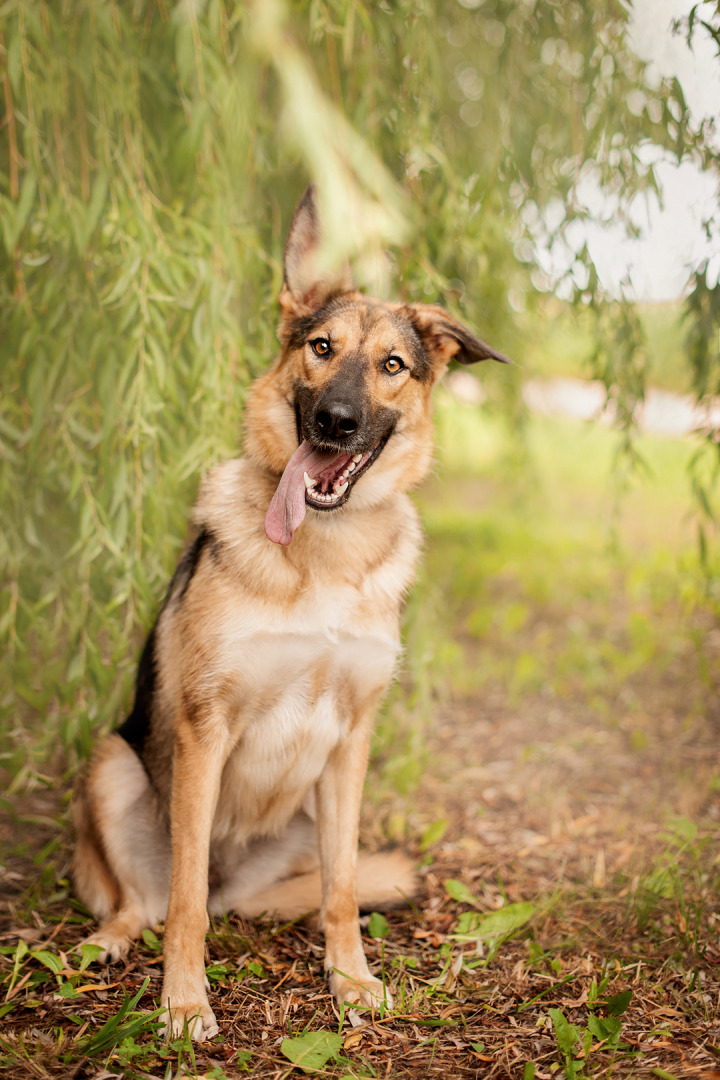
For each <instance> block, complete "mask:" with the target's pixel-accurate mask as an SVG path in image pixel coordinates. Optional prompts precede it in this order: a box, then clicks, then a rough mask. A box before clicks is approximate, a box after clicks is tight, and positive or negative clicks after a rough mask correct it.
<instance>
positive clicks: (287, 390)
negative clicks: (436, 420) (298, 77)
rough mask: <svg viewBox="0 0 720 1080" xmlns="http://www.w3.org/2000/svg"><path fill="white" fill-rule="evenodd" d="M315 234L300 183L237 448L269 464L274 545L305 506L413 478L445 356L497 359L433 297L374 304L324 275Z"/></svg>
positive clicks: (366, 496)
mask: <svg viewBox="0 0 720 1080" xmlns="http://www.w3.org/2000/svg"><path fill="white" fill-rule="evenodd" d="M319 240H320V230H319V223H318V216H317V210H316V206H315V198H314V192H313V188H312V187H310V188H308V190H307V191H306V192H305V195H304V196H303V198H302V200H301V202H300V204H299V206H298V208H297V210H296V211H295V217H294V218H293V222H292V226H291V228H290V235H289V237H288V241H287V245H286V247H285V266H284V270H285V273H284V280H283V286H282V290H281V292H280V307H281V309H282V319H281V323H280V340H281V342H282V351H281V353H280V356H279V357H278V359H277V360H276V362H275V364H274V365H273V367H272V368H271V369H270V370H269V371H268V372H267V374H265V375H263V376H262V377H261V378H260V379H258V381H257V382H256V384H255V386H254V387H253V391H252V394H251V395H250V400H249V402H248V410H247V439H246V444H247V451H248V453H249V454H250V456H251V457H253V458H254V459H255V460H256V461H258V463H260V464H262V465H264V466H265V467H269V468H270V469H271V470H272V471H273V472H275V473H277V474H280V481H279V484H278V488H277V490H276V492H275V496H274V497H273V500H272V502H271V504H270V507H269V509H268V513H267V516H266V519H265V531H266V533H267V535H268V537H269V538H270V539H271V540H273V541H274V542H275V543H279V544H289V543H290V541H291V540H292V538H293V534H294V532H295V529H296V528H297V527H298V525H299V524H300V522H301V521H302V520H303V518H304V517H305V513H306V511H307V509H308V508H311V509H313V510H316V511H320V512H324V513H330V512H335V511H337V510H339V509H340V508H341V507H343V506H345V504H346V503H347V502H348V501H349V500H350V499H351V498H352V500H353V504H354V505H355V506H358V507H359V506H362V505H364V506H368V505H373V504H376V503H378V502H380V501H382V500H383V499H385V498H387V497H388V496H390V495H391V494H393V493H394V492H397V491H403V490H406V489H407V488H409V487H411V486H412V485H413V484H415V483H417V482H418V481H419V480H421V479H422V478H423V476H425V474H426V473H427V470H428V467H429V465H430V460H431V455H432V439H431V435H432V427H431V411H430V393H431V390H432V388H433V386H434V385H435V383H436V382H437V380H438V379H439V378H440V376H441V375H442V373H443V372H444V370H445V368H446V367H447V365H448V363H449V361H450V360H452V359H455V360H457V361H459V362H460V363H462V364H474V363H477V362H478V361H479V360H489V359H492V360H500V361H502V362H507V358H506V357H504V356H503V355H502V354H501V353H498V352H496V351H495V350H494V349H491V348H490V346H489V345H486V344H485V343H484V342H483V341H480V340H479V339H478V338H476V337H475V336H474V335H473V334H471V333H470V331H469V330H467V329H466V328H465V327H464V326H462V325H461V324H460V323H458V322H457V321H456V320H455V319H453V318H452V316H451V315H449V314H448V312H447V311H445V310H444V309H443V308H441V307H438V306H436V305H432V304H397V303H383V302H382V301H380V300H375V299H373V298H372V297H368V296H363V295H362V294H361V293H359V292H356V291H355V289H354V287H353V284H352V280H351V278H350V274H349V271H342V272H340V273H339V274H333V275H328V274H326V273H324V272H323V271H322V269H321V268H320V267H319V264H318V252H319Z"/></svg>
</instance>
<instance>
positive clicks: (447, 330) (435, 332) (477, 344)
mask: <svg viewBox="0 0 720 1080" xmlns="http://www.w3.org/2000/svg"><path fill="white" fill-rule="evenodd" d="M405 311H406V312H407V314H408V315H409V318H410V321H411V322H412V324H413V326H414V327H415V330H416V331H417V333H418V334H419V335H420V338H421V339H422V342H423V345H424V346H425V348H426V349H427V351H428V352H429V353H430V355H431V356H432V358H433V360H435V361H436V363H437V366H438V367H439V368H440V370H441V371H442V370H443V369H444V368H445V367H446V365H447V364H449V363H450V361H451V360H457V361H458V362H459V363H460V364H477V363H478V362H479V361H480V360H499V362H500V363H501V364H511V363H512V361H511V360H509V359H508V358H507V356H504V355H503V354H502V353H501V352H497V351H496V350H495V349H492V348H491V347H490V346H489V345H486V344H485V342H484V341H481V340H480V338H477V337H475V335H474V334H471V333H470V331H469V330H468V329H467V327H465V326H463V325H462V323H459V322H458V321H457V319H454V318H453V317H452V315H451V314H450V313H449V312H447V311H446V310H445V308H441V307H439V305H437V304H407V305H406V307H405ZM439 373H440V372H439Z"/></svg>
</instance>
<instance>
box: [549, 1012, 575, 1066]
mask: <svg viewBox="0 0 720 1080" xmlns="http://www.w3.org/2000/svg"><path fill="white" fill-rule="evenodd" d="M548 1014H549V1016H550V1019H551V1020H552V1022H553V1027H554V1028H555V1037H556V1038H557V1041H558V1046H559V1047H560V1049H561V1050H562V1052H563V1054H565V1056H566V1057H572V1055H573V1053H574V1052H575V1046H576V1045H577V1043H578V1042H579V1041H580V1039H581V1032H580V1030H579V1029H578V1028H576V1027H575V1025H574V1024H571V1023H570V1022H569V1020H567V1019H566V1017H565V1015H564V1013H563V1012H562V1010H560V1009H548Z"/></svg>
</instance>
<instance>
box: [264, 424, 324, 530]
mask: <svg viewBox="0 0 720 1080" xmlns="http://www.w3.org/2000/svg"><path fill="white" fill-rule="evenodd" d="M338 456H339V455H338V454H337V453H333V452H332V450H330V451H327V450H315V449H313V447H312V446H311V445H310V443H309V442H308V441H307V440H304V441H303V442H301V443H300V445H299V446H298V448H297V450H296V451H295V453H294V454H293V456H292V457H291V458H290V460H289V461H288V463H287V465H286V466H285V471H284V473H283V474H282V476H281V477H280V483H279V484H278V486H277V491H276V492H275V494H274V495H273V497H272V502H271V503H270V506H269V507H268V512H267V514H266V515H265V532H266V533H267V536H268V539H270V540H272V542H273V544H283V545H287V544H289V543H290V541H291V540H292V538H293V536H294V535H295V530H296V529H297V527H298V525H299V524H300V523H301V521H302V520H303V518H304V517H305V512H306V506H305V481H304V480H303V473H307V474H308V476H312V477H315V476H317V475H318V474H319V473H321V472H322V471H323V469H326V468H327V467H328V465H331V464H332V462H333V461H335V460H336V459H337V458H338Z"/></svg>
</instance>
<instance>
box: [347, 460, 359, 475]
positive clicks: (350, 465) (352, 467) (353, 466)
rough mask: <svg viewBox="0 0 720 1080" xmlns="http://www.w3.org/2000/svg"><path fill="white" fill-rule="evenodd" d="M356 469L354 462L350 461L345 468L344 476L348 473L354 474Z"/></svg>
mask: <svg viewBox="0 0 720 1080" xmlns="http://www.w3.org/2000/svg"><path fill="white" fill-rule="evenodd" d="M356 468H357V465H356V464H355V462H354V461H351V462H350V464H349V465H348V467H347V472H346V473H345V475H346V476H347V474H348V473H353V472H355V470H356Z"/></svg>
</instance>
